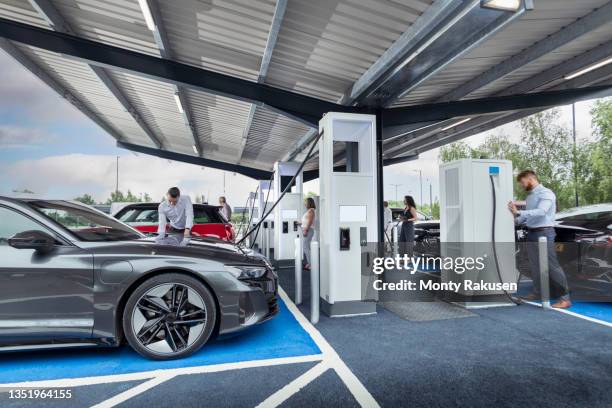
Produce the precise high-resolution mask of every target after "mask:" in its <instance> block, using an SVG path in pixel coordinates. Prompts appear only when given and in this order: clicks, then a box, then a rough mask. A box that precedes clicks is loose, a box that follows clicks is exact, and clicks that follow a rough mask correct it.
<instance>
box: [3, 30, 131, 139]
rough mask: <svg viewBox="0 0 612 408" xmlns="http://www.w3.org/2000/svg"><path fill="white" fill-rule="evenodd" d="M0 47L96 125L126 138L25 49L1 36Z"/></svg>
mask: <svg viewBox="0 0 612 408" xmlns="http://www.w3.org/2000/svg"><path fill="white" fill-rule="evenodd" d="M0 48H2V49H3V50H4V51H5V52H6V53H7V54H8V55H10V56H11V57H13V59H14V60H15V61H17V62H19V63H20V64H21V65H22V66H23V67H24V68H26V69H27V70H28V71H30V72H31V73H32V74H34V75H35V76H36V77H37V78H38V79H40V80H41V81H42V82H43V83H45V84H46V85H47V86H48V87H49V88H51V89H53V90H54V91H55V92H57V94H59V96H61V97H62V98H64V99H66V100H67V101H68V102H70V103H71V104H72V105H73V106H75V107H76V108H77V109H78V110H80V111H81V112H82V113H83V114H84V115H85V116H87V117H88V118H89V119H91V120H92V121H93V122H94V123H95V124H96V125H98V126H100V127H101V128H102V129H103V130H104V131H105V132H107V133H108V134H109V135H111V136H112V137H114V138H115V139H117V140H118V141H122V140H125V136H124V135H123V134H121V132H119V131H118V130H117V129H115V128H114V127H113V125H111V124H110V123H108V122H107V121H106V120H104V119H102V118H101V117H100V116H98V114H97V113H96V112H94V111H93V110H91V109H90V108H89V107H88V106H87V105H86V104H85V103H84V102H83V101H82V100H81V99H80V98H79V97H77V96H76V95H74V94H73V93H72V92H70V91H69V90H68V89H67V88H65V87H64V86H63V85H62V84H60V83H59V82H58V81H57V80H55V79H54V78H53V77H51V76H50V75H49V74H48V73H47V71H45V70H44V69H43V68H42V67H41V66H40V65H38V64H37V63H36V62H34V60H32V59H31V58H30V57H28V56H27V55H26V54H25V53H24V52H23V51H21V50H20V49H19V48H18V47H16V46H15V44H13V43H12V42H10V41H9V40H6V39H4V38H0Z"/></svg>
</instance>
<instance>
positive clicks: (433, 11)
mask: <svg viewBox="0 0 612 408" xmlns="http://www.w3.org/2000/svg"><path fill="white" fill-rule="evenodd" d="M467 6H468V4H467V2H465V1H462V0H436V1H434V2H433V4H431V5H430V6H429V7H427V9H426V10H425V11H424V12H423V14H422V15H420V16H419V17H418V18H417V19H416V21H415V22H414V23H413V24H412V25H411V26H410V27H408V29H407V30H406V31H404V32H403V33H402V35H401V36H400V37H399V38H398V39H397V40H396V41H395V42H394V43H393V44H391V46H390V47H389V48H388V49H387V50H386V51H385V52H384V53H383V54H382V55H381V56H380V57H379V58H378V59H377V60H376V61H375V62H374V63H373V64H372V65H371V66H370V68H368V69H367V71H366V72H364V73H363V75H361V77H360V78H359V79H358V80H357V81H355V82H354V83H353V86H352V87H351V89H349V90H348V91H347V92H346V93H345V95H344V97H343V98H342V101H341V103H343V104H346V105H349V104H352V103H354V102H356V101H359V100H360V99H361V98H362V97H363V96H364V95H365V94H367V93H369V92H371V91H372V90H373V89H375V88H376V87H378V86H380V85H382V83H384V82H385V81H386V80H388V79H389V78H390V77H391V76H392V75H393V74H394V72H395V71H396V70H398V69H401V66H402V64H405V63H406V62H408V61H410V60H411V59H412V58H414V57H415V56H416V53H417V51H418V50H419V47H420V46H421V45H422V44H423V42H425V41H431V40H432V39H433V37H435V36H437V35H439V31H440V30H442V29H444V25H443V24H441V23H443V22H444V21H447V19H449V18H450V17H452V16H455V15H457V13H459V12H461V11H462V10H464V9H465V8H466V7H467Z"/></svg>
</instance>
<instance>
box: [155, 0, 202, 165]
mask: <svg viewBox="0 0 612 408" xmlns="http://www.w3.org/2000/svg"><path fill="white" fill-rule="evenodd" d="M147 4H148V5H149V10H150V11H151V17H152V18H153V23H154V26H155V28H154V30H153V38H155V44H156V45H157V49H158V50H159V55H161V57H162V58H164V59H172V49H171V47H170V41H169V40H168V33H167V32H166V26H165V25H164V20H163V18H162V15H161V11H160V9H159V3H158V1H157V0H147ZM173 87H174V94H175V95H176V97H177V98H178V99H179V102H180V104H181V107H182V109H183V111H182V112H181V115H182V116H183V121H184V122H185V125H186V126H187V127H188V128H189V131H190V132H191V137H192V138H193V143H194V144H193V145H194V146H195V148H196V150H197V152H198V156H200V157H201V156H202V142H201V141H200V136H199V135H198V131H197V128H196V126H195V124H194V121H193V111H192V108H191V104H190V103H189V99H188V98H187V95H186V94H185V90H184V89H182V88H181V87H180V86H178V85H173ZM177 109H178V107H177Z"/></svg>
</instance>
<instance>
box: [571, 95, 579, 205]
mask: <svg viewBox="0 0 612 408" xmlns="http://www.w3.org/2000/svg"><path fill="white" fill-rule="evenodd" d="M572 135H573V137H574V154H573V157H574V163H573V167H574V194H575V196H576V197H575V198H576V207H578V206H579V205H580V204H579V200H578V169H577V168H576V164H577V160H576V153H577V152H576V104H575V103H572Z"/></svg>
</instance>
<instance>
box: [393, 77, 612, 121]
mask: <svg viewBox="0 0 612 408" xmlns="http://www.w3.org/2000/svg"><path fill="white" fill-rule="evenodd" d="M611 93H612V86H610V85H602V86H592V87H586V88H577V89H573V88H572V89H563V90H559V91H545V92H536V93H530V94H521V95H507V96H494V97H489V98H481V99H469V100H465V101H456V102H442V103H432V104H427V105H417V106H406V107H401V108H391V109H385V110H384V111H383V117H384V121H385V123H386V124H387V125H388V126H397V125H402V124H406V123H416V122H422V121H434V120H437V121H442V120H446V119H452V118H456V117H461V116H471V115H483V114H487V113H496V112H506V111H513V110H519V109H531V108H546V107H552V106H557V105H565V104H568V103H573V102H578V101H582V100H585V99H593V98H601V97H604V96H608V95H610V94H611Z"/></svg>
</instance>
